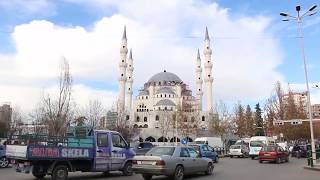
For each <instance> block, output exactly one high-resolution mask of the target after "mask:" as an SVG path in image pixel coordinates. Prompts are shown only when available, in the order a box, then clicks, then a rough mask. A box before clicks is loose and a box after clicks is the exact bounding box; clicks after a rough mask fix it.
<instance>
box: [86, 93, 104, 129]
mask: <svg viewBox="0 0 320 180" xmlns="http://www.w3.org/2000/svg"><path fill="white" fill-rule="evenodd" d="M106 113H107V112H106V109H105V108H104V106H103V105H102V102H101V101H100V100H98V99H95V100H90V101H89V102H88V104H87V105H86V106H85V107H84V109H83V113H81V116H84V117H85V118H86V123H87V124H88V125H90V126H91V127H93V128H97V127H98V126H99V125H100V123H99V122H100V120H101V118H102V117H103V116H105V115H106ZM81 116H80V117H81Z"/></svg>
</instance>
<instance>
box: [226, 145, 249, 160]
mask: <svg viewBox="0 0 320 180" xmlns="http://www.w3.org/2000/svg"><path fill="white" fill-rule="evenodd" d="M229 151H230V152H229V156H230V158H233V157H234V156H237V157H248V156H249V148H248V147H247V146H245V145H232V146H230V149H229Z"/></svg>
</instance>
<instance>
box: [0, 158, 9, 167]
mask: <svg viewBox="0 0 320 180" xmlns="http://www.w3.org/2000/svg"><path fill="white" fill-rule="evenodd" d="M8 165H9V161H8V159H7V158H6V157H2V158H1V159H0V167H1V168H5V167H8Z"/></svg>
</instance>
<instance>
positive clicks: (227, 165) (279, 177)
mask: <svg viewBox="0 0 320 180" xmlns="http://www.w3.org/2000/svg"><path fill="white" fill-rule="evenodd" d="M305 164H306V160H305V159H296V158H291V159H290V162H289V163H282V164H274V163H263V164H259V162H258V161H257V160H251V159H249V158H245V159H242V158H239V159H238V158H233V159H230V158H224V159H220V162H219V163H218V164H215V169H214V174H213V175H212V176H205V175H195V176H190V177H187V178H186V180H270V179H272V180H301V179H305V180H319V179H320V171H310V170H306V169H303V165H305ZM69 175H70V178H69V179H71V180H83V179H87V180H101V179H105V180H127V179H130V180H143V179H142V177H141V176H140V175H134V176H132V177H124V176H122V175H121V173H112V174H110V175H109V176H106V177H105V176H102V174H101V173H70V174H69ZM33 179H35V178H33V176H32V175H31V174H21V173H16V172H14V170H13V169H11V168H5V169H0V180H33ZM45 179H48V180H49V179H50V176H46V178H45ZM154 179H158V180H169V179H168V178H166V177H161V176H159V177H155V178H154Z"/></svg>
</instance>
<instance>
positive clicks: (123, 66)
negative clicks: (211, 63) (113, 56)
mask: <svg viewBox="0 0 320 180" xmlns="http://www.w3.org/2000/svg"><path fill="white" fill-rule="evenodd" d="M119 67H120V68H121V67H122V68H126V67H127V63H125V62H120V63H119Z"/></svg>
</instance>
